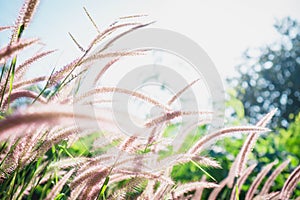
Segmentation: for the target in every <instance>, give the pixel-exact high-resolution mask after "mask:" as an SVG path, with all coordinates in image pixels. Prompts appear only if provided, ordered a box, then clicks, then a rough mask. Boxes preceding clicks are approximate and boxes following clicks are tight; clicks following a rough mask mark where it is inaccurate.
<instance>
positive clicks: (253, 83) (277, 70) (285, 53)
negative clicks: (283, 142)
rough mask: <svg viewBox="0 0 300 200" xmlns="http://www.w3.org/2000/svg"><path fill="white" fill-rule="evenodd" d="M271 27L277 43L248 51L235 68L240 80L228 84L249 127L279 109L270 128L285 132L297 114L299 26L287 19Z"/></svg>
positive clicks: (294, 21) (299, 50)
mask: <svg viewBox="0 0 300 200" xmlns="http://www.w3.org/2000/svg"><path fill="white" fill-rule="evenodd" d="M274 27H275V29H276V30H277V31H278V33H279V34H280V40H278V41H276V42H274V43H273V44H270V45H267V46H265V47H261V48H259V49H255V50H253V49H251V50H247V51H246V52H245V53H244V63H242V64H240V65H239V66H237V70H238V72H239V74H240V76H239V77H235V78H232V79H230V80H229V82H230V83H231V84H232V85H233V86H234V87H235V89H236V91H237V98H238V99H240V100H241V101H242V102H243V103H244V107H245V115H246V116H249V117H250V122H251V123H254V122H255V121H257V119H258V118H260V117H261V115H263V114H264V113H267V112H269V111H270V110H272V109H274V108H278V109H279V112H278V114H277V117H275V118H274V119H273V120H272V121H273V123H272V126H273V127H276V126H279V127H284V128H287V127H288V126H289V123H290V122H291V121H293V120H294V117H295V116H296V115H297V114H298V113H299V111H300V24H299V22H297V21H296V20H293V19H291V18H289V17H287V18H284V19H282V20H280V21H278V22H277V23H276V24H275V25H274ZM255 54H256V55H255ZM279 116H280V117H279Z"/></svg>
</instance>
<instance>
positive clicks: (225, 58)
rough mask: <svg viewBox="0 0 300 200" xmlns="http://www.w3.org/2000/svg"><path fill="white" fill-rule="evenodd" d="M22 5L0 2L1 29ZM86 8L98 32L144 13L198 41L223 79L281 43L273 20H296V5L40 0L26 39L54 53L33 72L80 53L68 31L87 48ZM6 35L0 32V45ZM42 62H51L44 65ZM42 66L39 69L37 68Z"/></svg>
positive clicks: (275, 0)
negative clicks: (257, 52) (247, 58)
mask: <svg viewBox="0 0 300 200" xmlns="http://www.w3.org/2000/svg"><path fill="white" fill-rule="evenodd" d="M22 3H23V1H21V0H14V1H8V0H0V13H1V15H0V26H4V25H11V24H13V23H14V21H15V19H16V18H17V15H18V11H19V9H20V7H21V5H22ZM83 7H86V8H87V10H88V11H89V13H90V14H91V16H92V17H93V19H94V21H95V22H96V23H97V25H98V27H99V28H100V30H103V29H105V27H107V26H108V25H109V24H110V23H112V22H113V21H114V20H115V19H117V18H118V17H120V16H127V15H134V14H147V15H148V17H147V19H149V20H150V21H152V20H155V21H156V23H155V24H153V25H152V27H157V28H163V29H169V30H172V31H176V32H178V33H181V34H183V35H185V36H187V37H189V38H190V39H192V40H194V41H195V42H197V43H198V44H199V45H200V46H201V47H202V48H203V49H204V50H205V51H206V53H207V54H208V55H209V57H210V58H211V59H212V60H213V62H214V63H215V65H216V67H217V69H218V71H219V73H220V75H221V77H222V78H223V80H225V78H226V77H230V76H233V75H235V68H234V67H235V66H236V65H238V64H239V63H241V61H242V60H241V57H242V53H243V52H244V51H245V50H246V49H247V48H257V47H261V46H264V45H267V44H270V43H272V42H274V41H276V40H278V39H279V35H278V34H277V33H276V31H275V29H274V28H273V24H274V23H275V21H276V19H281V18H283V17H286V16H290V17H292V18H294V19H298V20H300V12H299V10H300V2H299V1H297V0H286V1H279V0H265V1H259V0H251V1H248V0H247V1H237V0H226V1H216V0H210V1H208V0H207V1H206V0H201V1H199V0H191V1H180V0H165V1H162V0H151V1H149V0H148V1H146V0H130V1H129V0H127V1H125V0H123V1H121V0H110V1H104V0H97V1H96V0H80V1H79V0H42V1H41V3H40V5H39V8H38V10H37V12H36V14H35V17H34V19H33V21H32V23H31V24H30V27H29V29H28V30H26V32H25V34H24V38H27V37H29V38H30V37H38V38H40V39H41V41H42V42H43V43H45V44H46V47H45V49H47V50H48V49H58V51H57V52H56V53H55V54H53V55H51V56H49V57H48V58H46V62H45V60H44V62H43V63H44V64H39V66H34V67H36V69H37V71H47V72H50V70H51V69H52V67H53V66H57V65H58V66H59V65H63V64H66V63H67V62H68V61H71V60H72V59H74V58H75V57H77V56H79V55H81V54H82V53H81V52H80V51H79V50H78V48H77V47H76V46H75V44H74V42H73V41H72V40H71V38H70V36H69V35H68V32H71V33H72V34H73V35H74V36H75V37H76V38H77V40H78V41H79V42H80V44H81V45H82V46H87V45H88V44H89V42H90V41H91V40H92V38H93V37H94V36H95V35H96V33H97V32H96V30H95V29H94V27H93V26H92V24H91V23H90V21H89V20H88V18H87V16H86V15H85V13H84V10H83ZM9 37H10V33H9V32H4V33H0V46H3V45H4V44H5V43H6V42H7V41H8V39H9ZM45 63H50V64H48V65H45ZM40 65H43V66H40Z"/></svg>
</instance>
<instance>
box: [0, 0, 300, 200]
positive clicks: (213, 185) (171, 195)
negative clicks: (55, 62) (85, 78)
mask: <svg viewBox="0 0 300 200" xmlns="http://www.w3.org/2000/svg"><path fill="white" fill-rule="evenodd" d="M38 3H39V1H34V0H27V1H25V3H24V5H23V7H22V8H21V11H20V12H19V17H18V19H17V21H16V24H15V25H14V26H3V27H0V31H7V30H9V29H12V30H13V31H12V37H11V41H10V42H9V44H8V45H7V46H5V47H2V48H1V49H0V64H1V79H0V86H1V92H0V94H1V101H0V106H1V121H0V141H1V143H0V144H1V146H0V158H1V161H0V182H1V184H0V198H1V199H56V200H58V199H200V198H201V196H202V194H203V190H204V188H206V190H208V191H209V192H210V197H209V199H218V198H220V193H221V192H222V191H224V190H223V188H225V187H228V188H229V191H231V195H228V196H231V197H230V198H231V199H239V193H240V191H241V189H242V186H243V184H244V183H245V181H246V180H247V178H248V176H250V174H251V172H252V171H253V169H254V168H255V167H256V165H251V166H250V167H248V168H247V167H246V165H247V160H248V157H249V156H248V155H249V153H250V152H251V150H252V148H253V147H254V144H255V141H256V139H257V138H258V137H259V136H260V134H261V133H264V132H268V131H269V129H267V128H265V126H266V125H267V123H268V122H269V121H270V120H271V118H272V116H273V115H274V113H275V112H276V110H274V111H272V112H270V113H268V114H267V115H265V117H264V118H263V119H261V121H260V122H258V123H257V124H256V125H255V126H239V127H229V128H223V129H221V130H219V131H216V132H214V133H210V134H206V135H204V136H203V137H201V138H200V139H199V140H197V141H196V142H195V143H194V144H193V145H192V146H191V148H190V149H189V150H188V151H187V152H186V153H183V154H182V155H181V156H179V157H178V158H176V159H175V160H174V161H173V162H169V164H168V165H167V166H165V167H163V168H161V169H157V170H149V169H148V168H147V166H146V163H147V162H149V160H150V162H151V158H152V157H153V154H154V153H155V152H156V151H157V149H158V148H167V143H166V144H165V143H162V142H161V141H163V140H164V138H163V134H161V132H162V131H163V130H164V129H166V128H167V126H168V125H170V123H171V120H172V119H174V118H177V117H181V116H183V115H201V116H203V118H204V119H203V121H202V124H205V123H209V121H210V117H209V114H211V113H210V112H206V111H180V110H172V109H171V107H170V105H171V104H172V103H173V102H174V101H175V100H176V99H177V98H179V97H180V95H181V94H182V93H184V92H185V91H186V90H187V89H188V88H189V87H191V86H192V85H193V84H196V82H197V80H195V81H191V83H190V84H189V85H187V86H183V89H182V90H181V91H178V93H177V94H176V95H174V96H173V98H171V99H170V100H169V102H168V103H167V104H166V105H165V104H163V103H161V102H159V100H157V99H153V98H151V97H148V96H146V95H144V94H141V93H138V92H135V91H130V90H126V89H123V88H118V87H111V86H105V85H104V86H103V85H101V87H97V88H95V89H92V90H90V91H87V92H86V93H85V94H81V95H79V96H75V97H74V95H73V94H74V90H75V91H76V88H74V84H71V83H72V82H75V81H79V80H80V79H81V78H82V75H83V74H84V71H85V70H88V67H89V64H90V63H92V62H94V61H97V60H98V59H104V58H111V60H110V61H109V62H108V63H107V64H106V65H105V66H104V67H103V68H102V70H101V71H99V74H98V75H97V76H96V79H95V80H93V81H94V83H95V84H96V83H97V82H98V81H99V80H100V79H101V77H102V76H103V74H105V73H106V71H107V70H108V69H109V68H111V67H113V64H114V63H115V62H117V61H118V60H120V59H121V58H122V57H124V56H139V55H140V54H143V52H144V51H147V50H139V51H131V52H126V51H124V52H110V53H104V50H106V49H109V47H110V45H111V44H112V43H113V42H114V41H116V40H117V39H118V38H120V37H122V36H123V35H124V34H126V33H128V32H131V31H134V30H136V29H139V28H143V27H145V26H147V25H149V24H151V23H146V24H144V23H139V22H129V23H128V22H124V19H127V20H128V19H129V20H136V21H138V17H141V16H140V15H137V16H127V17H122V18H119V19H118V20H117V21H116V22H114V23H113V24H112V25H111V26H109V27H108V28H107V29H104V30H102V31H100V30H99V29H98V27H97V25H96V23H95V22H94V21H93V19H92V17H91V15H90V14H89V13H88V11H87V10H86V9H85V12H86V13H87V16H88V18H89V19H90V21H91V22H92V24H93V26H94V27H95V28H96V30H97V32H98V34H97V35H96V36H95V38H94V39H92V40H91V42H90V45H89V46H88V47H87V48H83V47H82V46H80V45H79V43H78V42H77V41H76V39H75V38H74V37H73V36H72V35H71V34H70V36H71V39H72V40H73V41H74V42H75V43H76V45H77V46H78V48H79V49H80V50H81V51H82V56H80V57H79V58H75V59H74V61H72V62H70V63H69V64H67V65H65V66H63V67H61V68H60V69H58V70H56V71H55V70H54V69H53V72H52V73H51V75H50V76H49V77H47V76H41V77H35V78H31V79H26V78H25V76H24V75H25V73H26V71H27V70H28V68H29V67H30V66H31V64H32V63H34V62H35V61H37V60H38V59H41V58H43V57H45V56H47V55H49V54H51V53H52V52H53V51H52V50H50V51H45V52H43V53H38V54H35V55H33V56H32V57H31V58H28V59H27V60H26V61H25V62H24V63H22V64H18V62H17V56H18V53H19V52H20V51H23V50H24V49H25V48H27V47H29V46H32V45H34V44H35V43H36V42H37V40H36V39H22V38H21V37H22V33H23V32H24V31H26V29H27V28H28V25H29V23H30V21H31V19H32V17H33V14H34V11H35V10H36V9H37V6H38ZM12 27H13V28H12ZM124 28H125V29H124ZM120 31H121V33H120ZM100 42H103V43H104V44H105V45H104V47H103V48H102V49H101V50H100V51H98V52H96V53H94V54H92V53H91V50H92V49H93V48H94V46H95V45H96V44H98V43H100ZM44 82H46V84H45V86H44V87H42V88H41V89H39V90H34V89H32V88H33V87H32V86H36V85H41V84H43V83H44ZM47 91H48V92H47ZM104 93H122V94H125V95H128V96H132V97H135V98H137V99H139V100H140V101H144V102H146V103H149V104H151V105H154V106H158V107H161V108H163V109H164V110H167V114H165V115H163V116H158V117H157V118H153V119H151V120H150V121H146V122H145V128H147V129H149V130H150V131H151V134H150V136H149V138H148V139H147V140H146V142H145V141H140V140H139V139H138V138H137V137H136V136H135V135H133V136H130V137H125V136H124V134H121V133H119V132H118V131H119V130H118V129H117V128H116V124H115V123H114V121H113V120H112V118H111V117H110V115H109V114H107V113H109V112H110V111H107V110H106V109H103V108H101V107H99V108H95V109H96V111H95V113H96V114H95V116H94V115H92V114H91V113H86V112H84V111H85V108H86V106H87V105H90V104H91V103H103V102H109V101H112V100H105V99H99V101H98V102H96V101H95V102H90V99H89V97H91V96H93V95H101V94H104ZM20 99H27V100H28V101H25V102H22V101H18V100H20ZM29 99H30V100H29ZM26 102H27V103H26ZM74 103H76V104H78V105H79V106H82V109H80V110H81V111H82V112H76V113H74V110H73V104H74ZM24 104H25V109H24V108H23V109H20V108H19V107H20V105H22V107H24ZM12 105H14V106H12ZM120 114H121V113H120ZM74 118H76V120H75V121H74ZM93 120H95V121H97V122H99V124H100V127H94V126H91V125H90V122H91V121H93ZM79 122H82V124H84V125H85V126H83V127H78V126H77V124H78V123H79ZM165 122H168V123H165ZM197 125H199V124H197ZM191 128H193V127H191ZM194 128H196V127H194ZM232 134H247V139H246V141H245V143H244V145H243V147H242V149H241V150H240V154H239V155H238V156H237V157H236V159H235V162H234V164H233V165H232V167H231V170H230V172H228V177H227V178H225V179H224V180H223V181H221V182H220V183H218V182H216V181H215V179H214V177H213V176H214V175H213V174H209V173H208V172H206V171H205V170H204V169H203V168H202V166H210V167H213V168H218V167H220V164H219V163H217V162H216V161H215V160H214V158H208V157H205V156H202V155H201V153H202V152H203V151H204V150H205V149H206V148H207V147H209V146H210V145H211V144H212V143H215V142H216V141H217V140H222V138H223V137H226V136H230V135H232ZM112 146H116V147H117V148H119V149H121V150H122V152H131V153H133V154H128V155H125V154H124V155H121V154H119V155H116V154H114V153H110V151H109V150H110V149H111V148H112ZM154 147H155V148H154ZM188 162H191V163H193V164H194V165H195V166H197V167H198V168H200V169H201V170H202V171H203V173H204V176H203V179H201V180H198V181H195V182H190V183H185V184H182V183H176V182H174V180H172V176H171V172H172V169H173V166H175V165H181V164H183V163H188ZM274 165H275V163H274V162H273V163H270V164H269V165H267V166H266V167H265V168H264V169H263V170H262V171H261V172H260V173H259V174H258V175H257V177H256V179H255V180H254V181H253V183H252V186H251V187H250V189H249V191H248V192H247V195H246V199H253V198H254V199H255V198H256V199H288V198H290V197H291V196H292V194H293V190H294V189H295V188H296V185H297V183H298V181H299V179H300V170H299V167H297V168H296V169H295V170H294V171H293V172H292V173H291V175H290V176H289V177H288V179H287V180H286V182H285V184H284V185H283V187H282V190H281V191H274V192H270V191H269V190H270V187H271V185H272V183H273V181H274V180H275V178H276V177H277V176H278V174H280V173H281V171H282V170H283V169H284V168H285V167H286V166H287V165H288V161H286V162H284V163H282V164H281V165H280V166H279V167H278V168H277V169H276V170H275V171H274V172H273V173H272V175H271V176H270V177H269V179H268V180H267V181H266V182H265V183H264V186H263V187H262V190H261V192H260V193H259V194H258V193H257V189H258V188H259V187H258V186H259V185H260V184H261V182H262V180H263V178H264V177H265V176H266V174H268V172H269V171H270V170H271V169H272V167H274Z"/></svg>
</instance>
